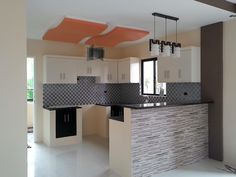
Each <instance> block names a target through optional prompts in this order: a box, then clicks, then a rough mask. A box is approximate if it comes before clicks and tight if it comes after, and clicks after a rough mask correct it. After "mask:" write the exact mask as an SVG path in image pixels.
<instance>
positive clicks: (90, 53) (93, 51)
mask: <svg viewBox="0 0 236 177" xmlns="http://www.w3.org/2000/svg"><path fill="white" fill-rule="evenodd" d="M103 58H104V49H103V48H94V47H89V48H87V60H96V59H100V60H103Z"/></svg>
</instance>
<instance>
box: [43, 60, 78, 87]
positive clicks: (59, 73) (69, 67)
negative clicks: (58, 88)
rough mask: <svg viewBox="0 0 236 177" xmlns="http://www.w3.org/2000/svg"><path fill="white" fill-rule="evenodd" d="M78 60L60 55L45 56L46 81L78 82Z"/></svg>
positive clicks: (51, 82) (52, 82)
mask: <svg viewBox="0 0 236 177" xmlns="http://www.w3.org/2000/svg"><path fill="white" fill-rule="evenodd" d="M76 82H77V60H75V59H68V58H66V57H59V56H45V57H44V83H50V84H58V83H76Z"/></svg>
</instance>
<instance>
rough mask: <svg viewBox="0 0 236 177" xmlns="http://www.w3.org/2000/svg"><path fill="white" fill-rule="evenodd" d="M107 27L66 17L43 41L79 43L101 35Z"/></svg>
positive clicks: (48, 32)
mask: <svg viewBox="0 0 236 177" xmlns="http://www.w3.org/2000/svg"><path fill="white" fill-rule="evenodd" d="M107 27H108V25H107V24H102V23H97V22H90V21H85V20H80V19H73V18H67V17H66V18H64V19H63V21H62V22H61V23H60V24H59V25H58V26H57V27H55V28H52V29H50V30H48V31H47V32H46V33H45V34H44V36H43V40H51V41H60V42H70V43H79V42H80V41H81V40H83V39H84V38H86V37H93V36H97V35H99V34H100V33H102V32H103V31H104V30H105V29H106V28H107Z"/></svg>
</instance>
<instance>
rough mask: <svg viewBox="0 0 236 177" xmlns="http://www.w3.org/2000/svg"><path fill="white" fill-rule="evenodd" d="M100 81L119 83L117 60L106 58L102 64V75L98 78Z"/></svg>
mask: <svg viewBox="0 0 236 177" xmlns="http://www.w3.org/2000/svg"><path fill="white" fill-rule="evenodd" d="M97 82H98V83H117V62H116V61H115V60H113V61H112V60H104V61H103V62H102V64H101V75H100V77H98V78H97Z"/></svg>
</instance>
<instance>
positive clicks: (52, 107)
mask: <svg viewBox="0 0 236 177" xmlns="http://www.w3.org/2000/svg"><path fill="white" fill-rule="evenodd" d="M43 108H44V109H47V110H49V111H54V110H58V109H80V108H82V107H80V106H78V105H57V106H47V107H43Z"/></svg>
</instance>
